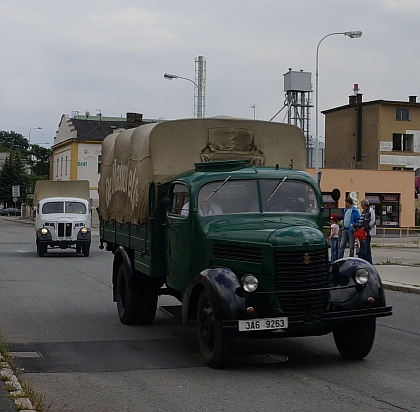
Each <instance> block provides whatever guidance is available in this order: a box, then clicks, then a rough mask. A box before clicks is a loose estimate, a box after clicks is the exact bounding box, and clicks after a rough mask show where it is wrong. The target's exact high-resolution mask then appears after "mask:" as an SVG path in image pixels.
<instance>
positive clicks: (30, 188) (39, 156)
mask: <svg viewBox="0 0 420 412" xmlns="http://www.w3.org/2000/svg"><path fill="white" fill-rule="evenodd" d="M0 152H9V153H10V155H9V157H8V159H9V161H8V164H7V166H6V164H5V165H4V167H6V170H5V172H4V174H3V175H0V176H2V180H1V181H0V186H1V188H0V203H1V202H2V201H3V202H4V201H5V200H3V198H4V199H7V200H6V201H7V203H9V202H11V190H12V189H11V186H10V190H9V189H7V187H6V186H7V185H9V184H10V181H11V180H10V179H14V180H16V177H17V176H16V174H11V175H8V174H9V173H12V170H11V169H13V168H14V169H16V168H17V169H19V170H20V166H16V165H14V166H13V165H11V163H10V162H12V163H13V162H16V161H17V160H16V159H17V158H19V159H20V160H19V162H20V163H21V164H22V165H23V170H24V171H23V175H24V176H23V177H22V179H23V181H24V182H25V186H24V187H21V197H20V199H19V203H20V202H25V203H27V204H32V199H29V198H28V197H27V194H29V193H34V190H35V184H36V182H37V180H45V179H49V174H50V162H51V156H52V150H51V149H47V148H45V147H42V146H39V145H37V144H34V145H29V142H28V140H27V139H26V138H25V137H24V136H22V135H21V134H19V133H16V132H5V131H0ZM12 152H13V153H14V154H13V155H12ZM25 165H26V168H25ZM28 166H29V167H28ZM17 174H19V172H17ZM22 179H21V180H22ZM17 185H20V184H19V183H17V182H16V183H13V184H12V186H17Z"/></svg>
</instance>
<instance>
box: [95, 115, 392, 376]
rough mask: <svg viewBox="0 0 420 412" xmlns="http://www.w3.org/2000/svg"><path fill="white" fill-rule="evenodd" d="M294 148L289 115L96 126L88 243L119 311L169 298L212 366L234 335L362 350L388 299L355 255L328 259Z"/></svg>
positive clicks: (140, 315) (311, 189)
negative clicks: (102, 134) (321, 341)
mask: <svg viewBox="0 0 420 412" xmlns="http://www.w3.org/2000/svg"><path fill="white" fill-rule="evenodd" d="M305 153H306V151H305V137H304V135H303V133H302V132H301V130H300V129H298V128H297V127H295V126H292V125H288V124H281V123H273V122H265V121H257V120H246V119H234V118H228V117H215V118H206V119H181V120H174V121H164V122H160V123H155V124H148V125H143V126H140V127H138V128H134V129H129V130H124V131H122V132H120V133H114V134H112V135H110V136H108V137H106V138H105V140H104V142H103V146H102V170H101V178H100V182H99V208H98V212H99V216H100V242H101V244H100V247H106V249H107V250H109V251H111V252H112V253H113V254H114V260H113V266H112V283H113V297H114V301H115V302H116V303H117V309H118V314H119V318H120V320H121V322H122V323H123V324H134V323H138V324H149V323H151V322H152V321H153V320H154V317H155V313H156V310H157V304H158V297H159V296H161V295H171V296H174V297H176V298H177V299H179V301H180V302H181V311H180V313H182V320H183V322H187V321H189V320H193V321H194V322H195V324H196V329H197V338H198V343H199V347H200V352H201V355H202V357H203V359H204V361H205V362H206V364H207V365H209V366H211V367H213V368H222V367H225V366H226V365H227V364H228V363H229V361H230V360H231V357H232V353H233V350H234V340H235V338H236V337H237V336H242V337H249V338H266V337H267V338H269V337H271V338H282V337H304V336H314V335H325V334H328V333H333V336H334V340H335V343H336V346H337V349H338V351H339V352H340V353H341V355H342V356H343V357H345V358H348V359H361V358H363V357H365V356H366V355H367V354H368V353H369V351H370V349H371V347H372V345H373V341H374V337H375V325H376V318H377V317H381V316H388V315H391V314H392V307H390V306H387V305H386V302H385V295H384V290H383V287H382V283H381V280H380V277H379V275H378V273H377V271H376V270H375V268H374V267H373V266H371V265H370V264H369V263H367V262H365V261H363V260H361V259H358V258H347V259H341V260H338V261H336V262H334V263H333V264H330V262H329V258H328V245H327V242H326V240H325V237H324V234H323V213H322V212H323V210H322V208H323V206H322V205H323V204H322V195H321V192H320V189H319V187H318V185H317V183H316V182H315V180H314V179H313V178H312V177H311V176H310V175H308V174H307V173H306V172H304V171H303V170H304V168H305Z"/></svg>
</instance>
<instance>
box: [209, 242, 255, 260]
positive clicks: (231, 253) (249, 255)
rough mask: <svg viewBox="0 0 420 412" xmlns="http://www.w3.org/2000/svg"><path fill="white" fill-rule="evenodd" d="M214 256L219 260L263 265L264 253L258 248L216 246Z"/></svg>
mask: <svg viewBox="0 0 420 412" xmlns="http://www.w3.org/2000/svg"><path fill="white" fill-rule="evenodd" d="M213 254H214V257H215V258H218V259H228V260H242V261H245V262H253V263H261V261H262V251H261V249H260V248H257V247H249V246H231V245H219V244H215V245H214V250H213Z"/></svg>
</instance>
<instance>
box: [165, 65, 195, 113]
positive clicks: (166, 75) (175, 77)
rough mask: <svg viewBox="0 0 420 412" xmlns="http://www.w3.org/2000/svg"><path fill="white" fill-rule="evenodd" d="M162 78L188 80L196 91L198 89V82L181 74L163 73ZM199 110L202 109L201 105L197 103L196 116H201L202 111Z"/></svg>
mask: <svg viewBox="0 0 420 412" xmlns="http://www.w3.org/2000/svg"><path fill="white" fill-rule="evenodd" d="M163 78H164V79H166V80H172V79H183V80H188V81H189V82H191V83H192V84H193V85H194V86H195V88H196V89H197V91H198V92H199V91H200V88H199V87H198V84H197V83H196V82H195V81H193V80H191V79H188V78H187V77H181V76H178V75H176V74H170V73H165V74H164V75H163ZM201 110H202V108H201V105H198V107H197V117H203V113H202V111H201Z"/></svg>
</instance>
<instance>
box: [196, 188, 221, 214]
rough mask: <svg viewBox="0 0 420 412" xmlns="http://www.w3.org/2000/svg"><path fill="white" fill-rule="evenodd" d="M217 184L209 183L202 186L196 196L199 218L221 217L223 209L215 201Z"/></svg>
mask: <svg viewBox="0 0 420 412" xmlns="http://www.w3.org/2000/svg"><path fill="white" fill-rule="evenodd" d="M218 187H219V184H217V183H209V184H207V185H205V186H203V187H202V188H201V190H200V194H199V196H198V212H199V214H200V215H201V216H210V215H223V209H222V208H221V207H220V205H219V204H218V203H217V202H216V201H215V200H216V193H217V188H218Z"/></svg>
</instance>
